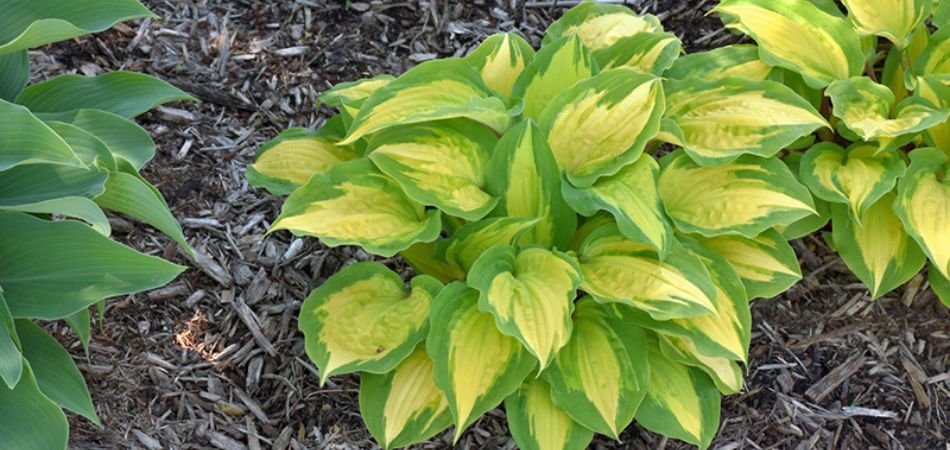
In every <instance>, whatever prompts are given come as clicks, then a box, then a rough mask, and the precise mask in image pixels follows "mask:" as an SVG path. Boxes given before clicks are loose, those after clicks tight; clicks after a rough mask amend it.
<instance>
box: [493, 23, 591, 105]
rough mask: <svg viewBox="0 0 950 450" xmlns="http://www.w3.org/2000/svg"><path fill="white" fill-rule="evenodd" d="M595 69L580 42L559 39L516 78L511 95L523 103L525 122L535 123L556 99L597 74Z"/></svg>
mask: <svg viewBox="0 0 950 450" xmlns="http://www.w3.org/2000/svg"><path fill="white" fill-rule="evenodd" d="M596 66H597V63H595V62H594V57H593V56H592V55H591V53H590V51H589V50H587V48H586V47H584V43H583V42H581V40H580V39H578V38H576V37H567V38H564V39H561V40H559V41H557V42H554V43H552V44H551V45H548V46H545V47H542V48H541V50H540V51H538V54H537V55H535V57H534V60H533V61H531V63H530V64H528V66H527V67H525V69H524V70H523V71H522V72H521V75H519V76H518V79H517V80H516V81H515V85H514V87H513V88H512V91H511V95H512V97H515V98H520V99H522V100H523V101H524V111H523V113H522V114H523V115H524V117H525V118H528V119H534V120H538V117H540V116H541V111H544V108H545V107H546V106H547V105H548V102H550V101H551V99H552V98H554V96H555V95H557V94H558V93H561V92H563V91H564V90H565V89H567V88H569V87H571V86H572V85H573V84H574V83H576V82H578V81H580V80H583V79H585V78H588V77H590V76H591V75H593V74H594V73H596V72H597V67H596Z"/></svg>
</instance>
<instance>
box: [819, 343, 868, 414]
mask: <svg viewBox="0 0 950 450" xmlns="http://www.w3.org/2000/svg"><path fill="white" fill-rule="evenodd" d="M866 361H867V358H865V356H864V353H858V354H855V355H852V356H851V357H850V358H848V360H847V361H845V362H844V363H843V364H841V365H840V366H838V367H835V368H834V369H833V370H832V371H831V372H828V374H827V375H825V376H824V377H822V379H820V380H818V382H817V383H815V384H813V385H812V386H811V387H810V388H808V390H807V391H805V395H806V396H807V397H808V398H810V399H812V401H814V402H821V400H822V399H824V398H825V397H827V396H828V394H831V392H832V391H834V390H835V388H837V387H838V386H839V385H841V383H844V382H845V380H847V379H848V378H851V376H852V375H854V374H855V373H857V371H858V370H859V369H861V366H863V365H864V363H865V362H866Z"/></svg>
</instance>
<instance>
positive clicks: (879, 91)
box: [681, 0, 950, 304]
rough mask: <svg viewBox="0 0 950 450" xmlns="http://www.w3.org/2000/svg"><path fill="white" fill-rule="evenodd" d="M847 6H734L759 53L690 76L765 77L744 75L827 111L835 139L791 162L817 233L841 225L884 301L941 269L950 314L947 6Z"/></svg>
mask: <svg viewBox="0 0 950 450" xmlns="http://www.w3.org/2000/svg"><path fill="white" fill-rule="evenodd" d="M842 3H843V4H844V6H845V7H846V11H843V10H840V9H839V8H838V7H837V6H836V5H835V3H834V2H831V1H828V0H775V1H773V0H768V1H766V0H724V1H722V2H721V3H720V4H719V6H718V7H717V8H716V9H715V10H716V11H718V12H719V13H720V14H721V15H722V17H723V19H724V23H726V26H728V27H730V28H734V29H736V30H739V31H741V32H743V33H745V34H747V35H749V36H750V37H752V39H753V40H755V41H756V42H757V43H758V47H757V48H755V47H750V46H732V47H727V48H723V49H719V50H716V51H713V52H707V53H705V54H697V55H692V56H690V57H689V58H694V59H695V61H696V63H697V64H696V65H689V66H690V67H691V68H694V70H692V71H690V70H689V69H688V68H683V69H682V70H681V73H684V74H691V75H698V76H704V77H706V78H714V77H717V76H718V73H707V74H703V73H701V69H699V66H698V64H699V63H701V62H706V63H707V64H709V63H710V62H711V64H712V65H713V66H715V67H718V66H723V67H758V68H759V69H758V70H756V71H752V70H742V71H733V73H732V75H736V76H741V77H745V78H747V79H774V80H783V81H784V83H785V84H786V85H787V86H789V87H791V88H792V89H794V90H796V91H797V92H799V93H800V94H802V95H803V96H804V97H805V98H807V99H809V100H810V101H811V102H812V104H813V105H814V106H816V107H818V108H820V110H821V112H822V114H823V116H824V117H825V118H826V119H827V120H828V121H829V122H830V123H831V125H833V127H834V132H832V131H831V130H822V131H821V132H819V133H818V134H817V142H814V141H816V139H815V138H814V137H809V138H808V140H807V141H804V140H803V141H801V142H800V145H798V146H797V147H798V148H800V149H801V150H803V151H804V152H803V153H797V154H793V155H790V157H789V158H791V159H789V158H786V160H787V161H789V162H791V160H792V159H793V160H794V162H795V164H797V165H798V166H799V169H798V172H799V175H800V178H801V180H802V182H804V183H805V184H806V185H807V186H808V187H809V188H810V190H811V192H812V193H813V194H814V196H815V197H816V201H817V202H819V206H821V207H822V208H820V210H821V209H824V212H823V213H822V214H821V215H820V217H816V218H814V220H813V221H812V222H811V223H810V226H809V227H808V229H818V228H821V227H822V226H823V225H824V224H825V223H826V222H828V221H829V220H830V221H831V232H830V233H827V234H826V235H825V238H826V240H827V242H828V243H829V244H830V245H831V246H832V247H833V248H834V249H835V250H837V252H838V253H839V254H840V255H841V257H842V259H843V260H844V262H845V263H846V264H847V265H848V267H849V268H851V270H852V272H854V274H855V275H856V276H857V277H858V278H859V279H860V280H861V281H863V282H864V284H866V285H867V286H868V288H869V289H870V291H871V296H872V297H873V298H878V297H880V296H882V295H884V294H886V293H888V292H890V291H891V290H893V289H894V288H896V287H898V286H900V285H901V284H903V283H905V282H906V281H908V280H909V279H910V278H911V277H913V276H914V275H915V274H917V273H918V272H919V271H920V270H921V269H922V268H923V267H924V265H929V269H928V273H929V280H930V285H931V286H932V287H933V288H934V291H935V292H936V293H937V294H938V296H939V297H940V298H941V299H942V300H943V301H944V303H947V304H950V295H948V292H947V290H946V289H945V286H947V285H948V281H947V277H948V276H950V176H948V170H950V121H948V117H950V16H948V15H947V12H948V5H947V2H939V1H937V2H934V1H932V0H894V1H888V2H880V1H871V0H845V1H843V2H842ZM790 36H794V38H790ZM686 59H688V58H686ZM684 61H685V59H684ZM687 65H688V64H685V63H684V66H687ZM928 261H929V264H928Z"/></svg>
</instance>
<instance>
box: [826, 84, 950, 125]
mask: <svg viewBox="0 0 950 450" xmlns="http://www.w3.org/2000/svg"><path fill="white" fill-rule="evenodd" d="M826 94H827V95H828V97H831V103H832V104H833V105H834V109H833V111H834V115H835V116H836V117H839V118H840V119H841V123H842V124H843V125H845V126H847V127H848V130H850V131H852V132H854V133H856V134H857V135H858V136H860V137H861V138H862V139H864V140H872V139H878V138H896V137H898V136H901V135H904V134H910V133H916V132H920V131H923V130H925V129H927V128H930V127H932V126H934V125H937V124H939V123H942V122H944V121H945V120H947V116H948V115H950V110H939V109H936V108H935V107H934V106H933V105H932V104H930V102H927V101H921V99H919V98H915V97H911V98H908V99H906V100H904V101H902V102H901V103H900V104H898V105H897V107H896V114H895V115H894V117H893V118H891V109H892V108H893V107H894V93H893V92H891V90H890V89H888V88H887V87H886V86H883V85H880V84H877V83H875V82H874V81H872V80H871V79H870V78H867V77H854V78H849V79H847V80H841V81H836V82H834V83H832V84H831V85H830V86H828V89H827V90H826Z"/></svg>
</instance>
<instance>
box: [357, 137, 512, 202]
mask: <svg viewBox="0 0 950 450" xmlns="http://www.w3.org/2000/svg"><path fill="white" fill-rule="evenodd" d="M496 141H497V138H496V137H495V134H494V133H492V131H491V130H489V129H488V128H485V127H483V126H481V125H480V124H478V123H476V122H473V121H470V120H465V119H450V120H441V121H435V122H426V123H421V124H415V125H410V126H402V127H392V128H387V129H385V130H382V131H380V132H378V133H375V134H373V136H372V138H370V140H369V144H368V146H367V151H368V152H369V158H370V159H371V160H372V161H373V163H375V164H376V167H377V168H379V170H381V171H382V172H383V173H385V174H386V175H389V176H390V177H391V178H392V179H393V180H395V181H396V182H397V183H399V185H400V186H402V189H403V190H404V191H405V192H406V195H408V196H409V198H411V199H412V200H414V201H416V202H419V203H422V204H423V205H431V206H435V207H437V208H439V209H440V210H442V211H443V212H445V213H446V214H449V215H452V216H456V217H461V218H463V219H465V220H478V219H481V218H482V217H484V216H485V215H486V214H488V212H489V211H491V209H492V208H494V207H495V203H497V201H498V200H497V199H496V198H494V197H492V196H491V195H489V194H488V193H487V192H485V166H487V165H488V158H489V157H490V156H491V151H492V149H493V148H494V147H495V142H496Z"/></svg>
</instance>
